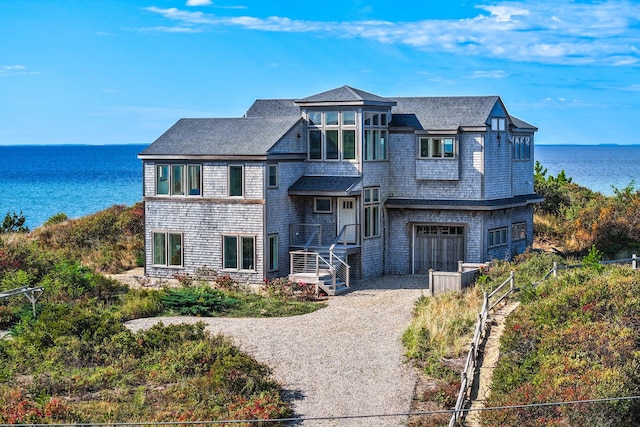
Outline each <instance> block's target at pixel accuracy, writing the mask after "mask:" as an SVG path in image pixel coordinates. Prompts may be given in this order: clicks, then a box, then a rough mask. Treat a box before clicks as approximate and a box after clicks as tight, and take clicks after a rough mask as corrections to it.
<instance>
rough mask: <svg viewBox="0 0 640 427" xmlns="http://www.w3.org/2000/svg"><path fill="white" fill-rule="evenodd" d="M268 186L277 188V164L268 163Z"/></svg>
mask: <svg viewBox="0 0 640 427" xmlns="http://www.w3.org/2000/svg"><path fill="white" fill-rule="evenodd" d="M267 187H269V188H278V164H273V165H269V182H268V184H267Z"/></svg>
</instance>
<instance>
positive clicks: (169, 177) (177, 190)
mask: <svg viewBox="0 0 640 427" xmlns="http://www.w3.org/2000/svg"><path fill="white" fill-rule="evenodd" d="M201 170H202V166H201V165H180V164H165V165H156V194H157V195H165V196H200V195H201V194H202V178H201V176H202V174H201Z"/></svg>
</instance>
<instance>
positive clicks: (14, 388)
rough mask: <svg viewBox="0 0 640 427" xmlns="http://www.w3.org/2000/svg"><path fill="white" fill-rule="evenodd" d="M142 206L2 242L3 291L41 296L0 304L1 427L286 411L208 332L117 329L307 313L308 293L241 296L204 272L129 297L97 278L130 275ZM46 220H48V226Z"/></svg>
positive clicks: (266, 379)
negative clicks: (36, 290) (152, 321)
mask: <svg viewBox="0 0 640 427" xmlns="http://www.w3.org/2000/svg"><path fill="white" fill-rule="evenodd" d="M143 212H144V210H143V208H142V205H141V204H139V205H136V206H134V207H131V208H126V207H122V206H114V207H112V208H109V209H107V210H105V211H101V212H98V213H97V214H94V215H91V216H89V217H85V218H80V219H78V220H66V219H64V217H63V216H62V215H60V214H58V215H56V216H55V218H54V219H52V220H51V221H48V225H46V226H44V227H42V228H40V229H37V230H35V231H34V232H32V233H30V234H23V233H16V231H17V230H11V231H10V232H7V233H4V234H2V235H0V290H6V289H13V288H17V287H21V286H41V287H43V288H44V293H43V294H42V296H41V298H40V300H39V302H38V304H37V316H35V317H34V315H33V313H32V311H31V304H30V303H29V302H28V301H27V299H26V298H24V297H21V296H16V297H13V298H8V299H3V300H0V329H4V330H10V336H9V337H8V338H4V339H0V423H10V424H14V423H27V424H28V423H88V422H107V423H109V422H111V423H113V422H125V421H126V422H132V421H184V420H203V419H255V418H259V419H273V418H282V417H286V416H288V415H289V414H290V412H291V410H290V405H289V403H287V402H285V401H284V400H283V398H282V390H281V388H280V386H279V385H278V384H277V383H275V382H274V381H273V380H272V379H271V376H270V370H269V368H268V367H266V366H264V365H262V364H260V363H258V362H256V361H255V360H253V359H252V358H250V357H249V356H247V355H246V354H244V353H242V352H240V351H239V350H238V349H237V348H236V347H234V346H233V345H232V344H231V343H230V342H229V341H228V340H227V339H226V338H224V337H221V336H209V335H208V334H207V333H205V331H204V325H203V324H198V325H179V326H163V325H162V324H159V325H156V326H154V327H152V328H150V329H148V330H145V331H140V332H136V333H134V332H132V331H130V330H129V329H127V328H126V327H125V326H124V323H123V322H124V321H126V320H131V319H135V318H139V317H147V316H157V315H160V314H171V315H176V314H178V315H180V314H186V315H192V316H221V315H225V316H259V317H271V316H282V315H296V314H302V313H308V312H310V311H314V310H317V309H318V308H320V307H322V305H320V304H318V303H317V302H315V298H313V299H314V300H313V301H311V299H312V298H311V296H312V294H313V292H309V290H312V287H308V286H304V285H300V284H293V283H289V282H287V281H286V280H274V281H265V283H264V284H263V292H262V293H261V294H257V293H254V292H249V291H248V290H247V289H245V288H244V287H243V286H241V285H239V284H238V283H236V282H234V281H232V280H231V278H230V277H229V276H224V275H222V276H219V275H217V274H215V272H213V271H211V270H210V269H206V268H203V269H200V270H199V271H198V272H197V274H196V275H194V276H190V275H180V276H178V277H176V278H177V279H178V283H179V286H177V287H169V286H164V287H161V288H157V289H149V288H137V289H129V288H128V287H126V286H123V285H121V284H120V283H119V282H117V281H115V280H113V279H110V278H108V277H106V276H104V275H103V274H102V273H100V272H99V270H101V271H119V270H120V269H124V268H128V267H131V266H133V265H135V262H136V251H138V250H140V248H141V247H142V246H141V245H142V243H141V242H142V223H143V221H142V215H143ZM52 218H53V217H52Z"/></svg>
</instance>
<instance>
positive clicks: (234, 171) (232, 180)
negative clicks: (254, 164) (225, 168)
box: [229, 165, 244, 197]
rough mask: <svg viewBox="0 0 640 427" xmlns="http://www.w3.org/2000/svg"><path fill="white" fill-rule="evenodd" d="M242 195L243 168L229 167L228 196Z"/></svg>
mask: <svg viewBox="0 0 640 427" xmlns="http://www.w3.org/2000/svg"><path fill="white" fill-rule="evenodd" d="M243 195H244V167H242V166H234V165H231V166H229V196H230V197H242V196H243Z"/></svg>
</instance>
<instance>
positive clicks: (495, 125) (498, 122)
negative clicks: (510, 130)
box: [491, 117, 505, 132]
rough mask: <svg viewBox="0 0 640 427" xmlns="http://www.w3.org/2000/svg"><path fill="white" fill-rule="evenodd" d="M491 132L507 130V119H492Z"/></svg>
mask: <svg viewBox="0 0 640 427" xmlns="http://www.w3.org/2000/svg"><path fill="white" fill-rule="evenodd" d="M491 130H492V131H494V132H504V130H505V118H504V117H492V118H491Z"/></svg>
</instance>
